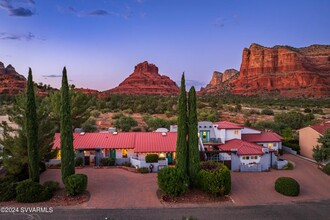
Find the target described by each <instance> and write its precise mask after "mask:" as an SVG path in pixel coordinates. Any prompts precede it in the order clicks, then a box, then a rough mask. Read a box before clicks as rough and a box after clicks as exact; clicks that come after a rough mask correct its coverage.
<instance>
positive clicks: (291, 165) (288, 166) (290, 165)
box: [284, 162, 294, 170]
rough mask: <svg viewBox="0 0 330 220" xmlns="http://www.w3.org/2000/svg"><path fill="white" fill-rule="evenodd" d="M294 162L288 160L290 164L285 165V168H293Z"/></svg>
mask: <svg viewBox="0 0 330 220" xmlns="http://www.w3.org/2000/svg"><path fill="white" fill-rule="evenodd" d="M293 167H294V166H293V164H292V163H291V162H288V164H287V165H286V166H285V168H284V169H286V170H293Z"/></svg>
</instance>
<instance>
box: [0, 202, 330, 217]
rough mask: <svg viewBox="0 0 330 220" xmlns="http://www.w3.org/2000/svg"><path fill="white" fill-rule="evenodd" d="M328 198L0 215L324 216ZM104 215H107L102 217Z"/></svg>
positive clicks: (328, 211)
mask: <svg viewBox="0 0 330 220" xmlns="http://www.w3.org/2000/svg"><path fill="white" fill-rule="evenodd" d="M329 207H330V200H324V201H318V202H293V203H289V204H277V205H263V206H231V207H219V208H184V209H183V208H163V209H159V208H157V209H71V210H70V209H55V211H54V212H53V213H52V214H38V215H22V214H20V215H11V214H6V215H0V219H3V220H7V219H8V220H21V219H31V220H32V219H38V220H39V219H42V220H43V219H47V220H53V219H54V220H57V219H61V220H65V219H73V220H90V219H98V220H105V219H114V220H120V219H124V220H129V219H139V220H141V219H142V220H149V219H150V220H151V219H152V220H155V219H157V220H162V219H168V220H170V219H177V220H181V219H182V217H183V216H186V217H187V216H193V217H194V218H197V219H198V220H204V219H205V220H213V219H262V220H267V219H281V220H283V219H299V220H304V219H306V220H307V219H312V220H318V219H320V220H326V219H329V216H330V209H329ZM106 217H107V218H106Z"/></svg>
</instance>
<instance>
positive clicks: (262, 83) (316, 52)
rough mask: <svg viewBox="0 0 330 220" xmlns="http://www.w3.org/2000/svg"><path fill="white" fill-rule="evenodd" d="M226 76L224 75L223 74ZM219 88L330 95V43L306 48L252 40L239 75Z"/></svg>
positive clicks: (254, 92)
mask: <svg viewBox="0 0 330 220" xmlns="http://www.w3.org/2000/svg"><path fill="white" fill-rule="evenodd" d="M223 78H224V77H223ZM226 82H228V83H222V84H223V85H225V86H226V87H225V88H224V86H223V85H220V86H217V88H216V91H215V90H214V89H213V90H210V91H208V90H207V89H205V90H202V91H201V92H202V93H205V92H229V93H233V94H239V95H258V94H269V95H280V96H286V97H301V96H305V97H318V98H319V97H329V96H330V45H311V46H309V47H303V48H293V47H289V46H275V47H272V48H268V47H263V46H261V45H258V44H252V45H251V46H250V48H248V49H247V48H245V49H244V50H243V55H242V64H241V68H240V72H239V75H238V77H232V78H230V79H229V80H227V81H226Z"/></svg>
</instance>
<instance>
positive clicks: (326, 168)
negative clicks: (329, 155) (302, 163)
mask: <svg viewBox="0 0 330 220" xmlns="http://www.w3.org/2000/svg"><path fill="white" fill-rule="evenodd" d="M323 172H325V173H326V174H328V175H330V163H329V164H327V165H325V166H324V167H323Z"/></svg>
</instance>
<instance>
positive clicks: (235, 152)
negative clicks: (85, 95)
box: [198, 121, 282, 171]
mask: <svg viewBox="0 0 330 220" xmlns="http://www.w3.org/2000/svg"><path fill="white" fill-rule="evenodd" d="M198 132H199V136H200V139H201V140H202V142H203V145H204V147H205V151H206V152H205V153H206V155H207V158H208V159H209V160H216V161H223V162H224V163H225V164H226V165H227V166H228V167H230V168H231V170H235V171H265V170H269V169H270V168H271V167H272V166H274V165H275V164H276V161H277V158H276V152H278V150H281V149H282V137H281V136H279V135H278V134H276V133H274V132H262V131H260V130H257V129H254V128H249V127H244V126H243V125H240V124H236V123H232V122H228V121H221V122H215V123H212V122H209V121H202V122H199V123H198Z"/></svg>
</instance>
